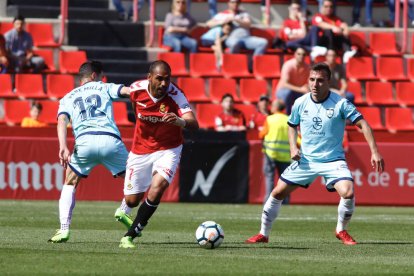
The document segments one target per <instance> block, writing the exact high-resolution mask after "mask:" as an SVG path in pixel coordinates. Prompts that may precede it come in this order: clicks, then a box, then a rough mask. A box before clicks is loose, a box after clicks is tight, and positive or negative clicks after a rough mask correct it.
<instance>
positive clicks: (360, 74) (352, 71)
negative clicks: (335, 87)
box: [346, 57, 377, 80]
mask: <svg viewBox="0 0 414 276" xmlns="http://www.w3.org/2000/svg"><path fill="white" fill-rule="evenodd" d="M346 72H347V75H348V78H349V79H351V80H376V79H377V77H376V76H375V74H374V66H373V64H372V57H353V58H350V59H349V62H348V63H347V64H346Z"/></svg>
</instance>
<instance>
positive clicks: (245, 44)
mask: <svg viewBox="0 0 414 276" xmlns="http://www.w3.org/2000/svg"><path fill="white" fill-rule="evenodd" d="M239 6H240V0H229V2H228V7H229V9H228V10H224V11H221V12H219V13H218V14H216V15H215V16H214V17H213V18H212V19H211V20H209V21H207V25H208V26H209V27H210V28H214V27H218V26H222V25H223V24H226V23H232V24H233V26H234V27H233V30H232V31H231V33H230V35H229V37H228V38H227V39H226V41H225V44H226V46H227V47H228V48H229V51H230V53H239V52H240V50H242V49H247V50H253V54H254V55H262V54H264V52H265V51H266V47H267V40H266V39H264V38H262V37H256V36H252V35H250V26H251V20H250V16H249V14H248V13H247V12H245V11H243V10H241V9H239ZM215 38H216V37H215V36H211V37H210V40H208V39H207V38H206V37H204V39H203V45H204V46H210V45H212V44H214V41H215ZM208 44H210V45H208Z"/></svg>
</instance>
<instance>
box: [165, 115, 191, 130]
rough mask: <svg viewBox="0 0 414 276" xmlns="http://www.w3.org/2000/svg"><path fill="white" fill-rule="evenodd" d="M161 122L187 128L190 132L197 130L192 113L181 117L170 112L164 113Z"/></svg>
mask: <svg viewBox="0 0 414 276" xmlns="http://www.w3.org/2000/svg"><path fill="white" fill-rule="evenodd" d="M162 120H163V121H164V122H165V123H168V124H173V125H176V126H179V127H181V128H187V129H191V130H196V129H198V122H197V119H196V118H195V116H194V113H193V112H187V113H184V114H183V115H182V116H181V117H179V116H177V114H175V113H172V112H170V113H166V114H165V115H164V116H163V117H162Z"/></svg>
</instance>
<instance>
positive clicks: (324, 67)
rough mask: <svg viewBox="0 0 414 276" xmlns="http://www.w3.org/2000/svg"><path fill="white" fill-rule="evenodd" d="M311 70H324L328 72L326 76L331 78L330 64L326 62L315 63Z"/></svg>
mask: <svg viewBox="0 0 414 276" xmlns="http://www.w3.org/2000/svg"><path fill="white" fill-rule="evenodd" d="M311 71H324V72H325V73H326V76H327V77H328V80H330V79H331V74H332V73H331V69H329V65H328V64H326V63H324V62H319V63H316V64H314V65H313V66H312V67H311Z"/></svg>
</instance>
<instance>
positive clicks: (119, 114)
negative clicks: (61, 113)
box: [0, 100, 133, 126]
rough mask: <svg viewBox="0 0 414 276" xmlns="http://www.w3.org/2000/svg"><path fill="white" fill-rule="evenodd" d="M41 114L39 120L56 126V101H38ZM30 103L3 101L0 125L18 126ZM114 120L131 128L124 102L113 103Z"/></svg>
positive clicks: (57, 105)
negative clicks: (40, 106) (40, 105)
mask: <svg viewBox="0 0 414 276" xmlns="http://www.w3.org/2000/svg"><path fill="white" fill-rule="evenodd" d="M39 102H40V103H41V104H42V107H43V109H42V112H41V115H40V117H39V120H40V121H42V122H46V123H48V124H52V125H53V124H56V123H57V121H56V116H57V113H58V109H59V102H58V101H51V100H40V101H39ZM30 104H31V101H28V100H4V101H3V107H4V118H3V120H0V123H1V122H2V121H3V123H5V124H7V125H9V126H15V125H20V123H21V121H22V120H23V118H24V117H27V116H29V111H30ZM113 107H114V118H115V121H116V123H117V125H119V126H132V125H133V123H131V122H130V121H128V113H127V108H126V103H125V102H114V103H113Z"/></svg>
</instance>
